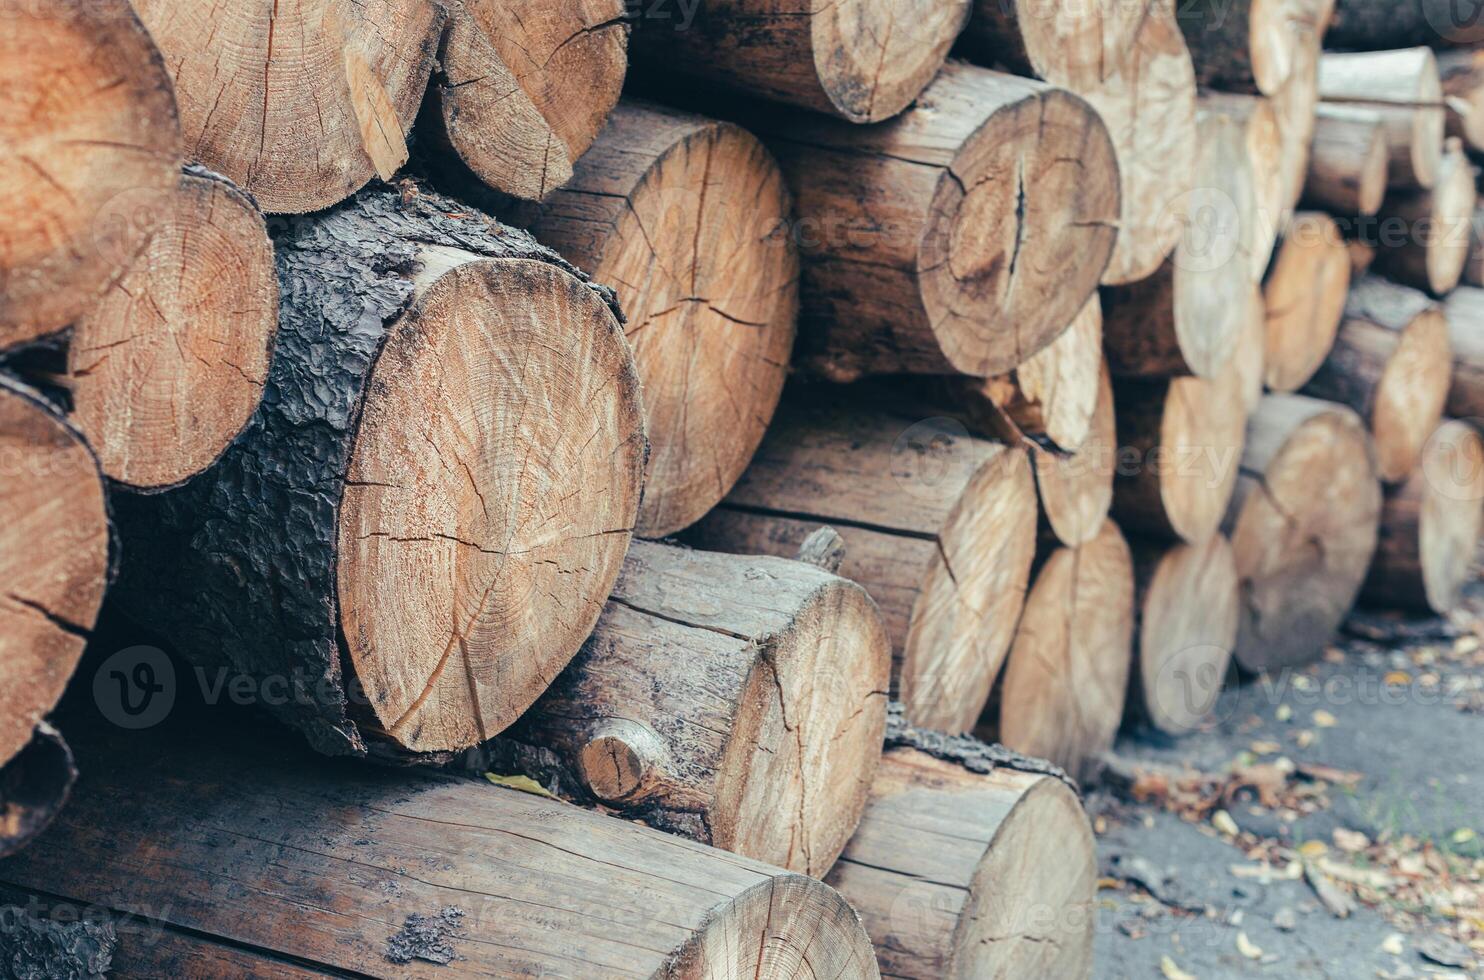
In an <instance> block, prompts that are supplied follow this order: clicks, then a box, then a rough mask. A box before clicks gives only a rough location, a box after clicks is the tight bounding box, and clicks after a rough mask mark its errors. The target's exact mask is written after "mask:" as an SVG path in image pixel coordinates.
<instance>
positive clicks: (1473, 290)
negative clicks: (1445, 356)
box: [1444, 286, 1484, 427]
mask: <svg viewBox="0 0 1484 980" xmlns="http://www.w3.org/2000/svg"><path fill="white" fill-rule="evenodd" d="M1444 310H1445V312H1446V314H1447V317H1448V340H1449V346H1450V347H1451V348H1452V354H1453V380H1452V383H1451V384H1450V385H1449V388H1448V404H1447V406H1446V411H1447V413H1448V414H1449V415H1451V416H1453V417H1454V418H1459V419H1466V420H1468V421H1470V422H1472V423H1473V424H1474V425H1475V426H1476V427H1484V289H1480V288H1478V287H1475V286H1460V287H1458V288H1457V289H1455V290H1453V292H1451V293H1449V294H1448V299H1447V300H1446V305H1445V307H1444Z"/></svg>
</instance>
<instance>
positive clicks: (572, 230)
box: [516, 101, 799, 538]
mask: <svg viewBox="0 0 1484 980" xmlns="http://www.w3.org/2000/svg"><path fill="white" fill-rule="evenodd" d="M791 214H792V204H791V201H790V199H789V194H788V190H787V188H786V187H785V186H784V183H783V175H782V174H781V173H779V170H778V165H777V164H776V163H775V162H774V161H773V158H772V157H771V156H770V155H769V154H768V151H767V150H765V149H764V148H763V147H762V145H761V144H760V143H758V141H757V140H756V139H755V138H754V137H753V136H752V135H751V134H749V133H747V132H746V131H745V130H743V129H741V128H740V127H737V126H734V125H731V124H730V123H718V122H714V121H712V120H709V119H704V118H702V117H700V116H693V115H690V114H688V113H680V112H675V111H673V110H668V109H664V108H661V107H659V106H656V105H651V104H648V103H641V102H632V101H629V102H624V103H623V104H622V105H620V106H619V107H618V109H617V110H616V111H615V112H614V114H613V117H612V119H610V121H609V123H608V125H607V127H606V128H605V129H604V130H603V132H602V134H601V135H600V136H599V137H598V140H597V142H596V143H595V144H594V145H593V148H592V149H591V150H589V151H588V154H587V156H585V157H583V159H582V160H581V161H580V162H579V163H578V164H577V166H576V169H575V171H574V173H573V177H572V181H571V183H569V184H568V185H567V186H566V187H564V188H562V189H561V190H559V191H556V192H555V193H553V194H552V196H551V197H550V198H549V199H548V200H547V202H546V203H545V204H544V205H543V206H541V207H540V208H523V209H519V210H518V211H517V215H516V217H517V219H518V220H519V221H520V223H522V224H528V225H529V226H530V228H531V230H532V232H533V233H534V234H535V235H536V237H537V238H538V239H540V240H541V241H542V242H543V243H545V244H546V245H549V246H551V247H552V248H553V249H555V250H556V251H557V252H559V253H560V254H561V255H562V256H563V257H565V258H566V259H568V260H569V261H571V262H572V263H574V264H575V265H577V266H578V267H579V268H581V269H583V270H585V271H587V272H588V273H590V274H591V275H592V276H593V278H594V279H595V280H597V281H598V282H603V283H611V284H613V286H614V288H615V289H616V291H617V292H618V298H619V302H620V304H621V305H622V307H623V310H624V313H625V315H626V316H627V317H628V323H627V324H626V325H625V328H624V329H625V332H626V334H627V336H628V339H629V343H630V344H631V345H632V346H633V348H634V360H635V362H636V363H637V364H638V366H639V377H640V380H641V381H642V382H643V384H644V411H645V421H646V423H647V428H648V433H649V442H650V455H649V465H648V468H647V470H646V474H645V481H644V501H643V503H642V504H641V506H640V510H639V524H638V533H639V534H640V535H642V536H644V537H652V538H660V537H665V536H666V535H670V534H674V533H675V532H677V531H680V530H682V529H684V528H686V527H688V526H690V525H691V524H693V523H695V522H696V521H697V520H699V519H700V518H701V517H702V516H703V515H704V514H705V513H706V512H707V511H709V510H710V509H711V508H712V507H713V506H715V505H716V503H717V501H719V500H721V498H722V497H724V496H726V493H727V491H728V490H730V489H731V488H732V484H734V483H735V482H736V481H737V477H739V476H741V475H742V471H743V470H744V469H746V468H747V463H748V461H749V460H750V459H751V458H752V454H753V452H754V451H755V450H756V449H757V445H758V443H759V442H760V441H761V440H762V438H763V432H764V431H765V430H766V429H767V427H768V422H769V421H770V420H771V419H772V418H773V411H774V409H775V408H777V406H778V398H779V396H780V395H781V394H782V393H783V382H784V379H785V377H786V376H787V374H788V361H789V355H790V353H791V351H792V350H793V342H794V327H795V323H796V320H797V317H798V289H799V286H798V282H799V262H798V252H797V249H796V247H795V244H794V240H793V236H792V235H791V234H790V229H789V221H790V218H791Z"/></svg>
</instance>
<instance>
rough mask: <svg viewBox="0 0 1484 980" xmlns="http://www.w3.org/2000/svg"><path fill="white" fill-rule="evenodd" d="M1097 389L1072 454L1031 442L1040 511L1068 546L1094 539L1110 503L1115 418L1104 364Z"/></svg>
mask: <svg viewBox="0 0 1484 980" xmlns="http://www.w3.org/2000/svg"><path fill="white" fill-rule="evenodd" d="M1097 391H1098V398H1097V404H1096V408H1095V410H1094V411H1093V415H1092V425H1091V427H1090V429H1089V433H1088V437H1087V438H1086V439H1085V440H1084V441H1083V443H1082V445H1081V447H1080V448H1078V450H1077V451H1076V452H1074V453H1070V454H1064V453H1058V452H1053V451H1052V450H1049V449H1046V448H1044V447H1042V446H1040V445H1037V444H1035V443H1031V446H1030V453H1031V464H1032V465H1033V466H1034V467H1035V471H1036V489H1037V492H1038V493H1039V495H1040V498H1041V514H1042V516H1043V517H1044V518H1045V519H1046V524H1047V526H1048V527H1049V528H1050V529H1051V533H1052V534H1054V535H1055V536H1056V538H1057V540H1058V541H1060V542H1061V543H1062V544H1064V545H1068V546H1070V547H1075V546H1077V545H1080V544H1086V543H1087V542H1089V541H1091V540H1092V539H1093V538H1094V537H1096V536H1097V534H1098V531H1099V530H1100V529H1101V528H1102V526H1103V521H1104V520H1106V519H1107V517H1108V510H1109V508H1111V507H1112V506H1113V471H1114V466H1115V460H1116V458H1117V450H1118V432H1117V428H1116V426H1115V421H1114V418H1113V412H1114V406H1113V382H1112V380H1111V379H1110V378H1109V376H1108V368H1107V366H1106V365H1101V366H1100V370H1099V371H1098V389H1097Z"/></svg>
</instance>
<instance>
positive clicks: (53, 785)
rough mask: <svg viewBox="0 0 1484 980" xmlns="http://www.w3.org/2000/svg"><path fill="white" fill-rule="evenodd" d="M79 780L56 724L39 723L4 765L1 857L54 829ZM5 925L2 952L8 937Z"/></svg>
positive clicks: (1, 766) (0, 808)
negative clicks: (50, 828) (74, 784)
mask: <svg viewBox="0 0 1484 980" xmlns="http://www.w3.org/2000/svg"><path fill="white" fill-rule="evenodd" d="M76 781H77V765H76V764H75V763H74V762H73V760H72V750H71V749H69V748H68V747H67V742H66V740H64V739H63V738H62V735H61V733H60V732H58V731H57V730H56V729H55V728H53V727H52V726H51V725H48V724H47V723H46V722H44V721H43V722H38V723H37V725H36V731H35V732H34V733H33V734H32V736H31V741H30V742H28V743H26V746H25V747H24V748H22V749H21V751H20V752H19V753H17V754H16V755H14V756H12V757H11V758H10V759H9V760H8V761H7V762H5V763H4V764H0V858H3V857H9V856H10V855H12V854H15V853H17V852H19V851H20V850H21V848H23V847H25V846H26V845H27V844H30V843H31V841H33V840H34V839H35V838H36V836H37V835H38V834H40V833H41V832H42V831H44V830H46V828H47V827H49V826H51V822H52V821H53V820H54V819H56V816H57V814H58V813H59V812H61V810H62V807H63V806H64V805H66V803H67V797H68V795H69V794H70V793H71V792H72V784H73V783H75V782H76ZM3 925H4V924H3V922H0V950H3V949H4V947H5V939H6V930H5V929H4V928H3ZM3 962H6V960H5V959H4V958H3V957H0V963H3Z"/></svg>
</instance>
